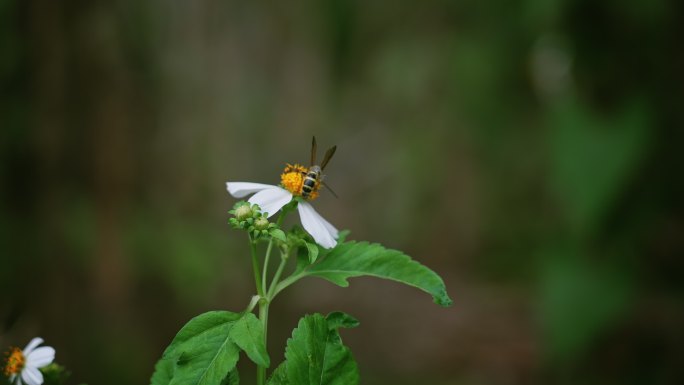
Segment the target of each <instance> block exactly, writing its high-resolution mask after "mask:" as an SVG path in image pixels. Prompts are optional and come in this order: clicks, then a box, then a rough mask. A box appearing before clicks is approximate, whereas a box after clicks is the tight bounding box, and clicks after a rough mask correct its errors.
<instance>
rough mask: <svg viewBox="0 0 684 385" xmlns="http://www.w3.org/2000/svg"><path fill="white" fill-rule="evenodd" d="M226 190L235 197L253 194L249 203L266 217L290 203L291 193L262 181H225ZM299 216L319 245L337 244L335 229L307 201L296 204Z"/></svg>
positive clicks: (327, 246)
mask: <svg viewBox="0 0 684 385" xmlns="http://www.w3.org/2000/svg"><path fill="white" fill-rule="evenodd" d="M226 188H227V189H228V192H229V193H230V194H231V195H232V196H234V197H236V198H243V197H245V196H247V195H249V194H254V195H253V196H252V197H251V198H249V203H251V204H257V205H259V207H261V211H262V212H264V213H267V216H268V217H271V216H273V214H275V213H277V212H278V211H279V210H280V209H281V208H283V206H285V205H286V204H288V203H290V201H291V200H292V196H293V194H292V193H291V192H290V191H288V190H286V189H284V188H282V187H280V186H273V185H269V184H262V183H249V182H227V183H226ZM297 209H298V211H299V218H300V219H301V221H302V226H303V227H304V230H306V231H307V232H308V233H309V234H311V236H312V237H313V239H314V240H315V241H316V243H318V244H319V245H321V246H323V247H325V248H326V249H329V248H332V247H335V245H337V235H338V233H339V232H338V231H337V229H336V228H335V227H334V226H333V225H331V224H330V223H329V222H328V221H326V220H325V219H324V218H323V217H322V216H320V215H319V214H318V213H317V212H316V210H314V208H313V206H311V204H310V203H309V202H306V201H301V202H299V204H298V205H297Z"/></svg>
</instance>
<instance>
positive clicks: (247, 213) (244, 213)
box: [235, 204, 254, 221]
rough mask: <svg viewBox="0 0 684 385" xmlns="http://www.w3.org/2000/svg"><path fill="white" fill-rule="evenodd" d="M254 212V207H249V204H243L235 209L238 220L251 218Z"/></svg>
mask: <svg viewBox="0 0 684 385" xmlns="http://www.w3.org/2000/svg"><path fill="white" fill-rule="evenodd" d="M253 214H254V213H253V212H252V208H251V207H249V204H245V205H242V206H240V207H238V208H236V209H235V218H237V220H238V221H243V220H245V219H247V218H251V217H252V215H253Z"/></svg>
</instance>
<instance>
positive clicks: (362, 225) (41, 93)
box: [0, 0, 684, 385]
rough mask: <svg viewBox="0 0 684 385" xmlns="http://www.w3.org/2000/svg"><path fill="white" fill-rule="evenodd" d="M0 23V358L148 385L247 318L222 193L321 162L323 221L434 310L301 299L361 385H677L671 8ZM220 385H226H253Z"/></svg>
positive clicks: (279, 337)
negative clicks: (333, 322)
mask: <svg viewBox="0 0 684 385" xmlns="http://www.w3.org/2000/svg"><path fill="white" fill-rule="evenodd" d="M241 3H242V2H229V1H218V0H202V1H161V0H153V1H137V0H121V1H109V2H106V1H48V0H44V1H41V0H25V1H19V0H2V1H0V85H1V87H2V88H1V89H2V91H1V93H0V127H1V129H0V197H1V206H0V207H1V213H0V285H2V286H1V287H0V289H1V291H0V293H1V295H0V345H2V347H1V348H2V349H5V347H7V346H10V345H18V346H23V345H24V344H25V343H26V342H28V340H29V339H30V338H31V337H33V336H35V335H40V336H42V337H44V338H45V339H46V340H47V343H48V344H50V345H52V346H54V347H56V349H57V360H58V362H59V363H61V364H63V365H65V366H67V367H68V368H69V369H70V370H71V371H72V372H73V376H72V379H73V382H74V383H81V382H87V383H89V384H91V385H92V384H97V385H108V384H146V383H147V382H148V380H149V377H150V375H151V373H152V371H153V365H154V362H155V361H156V359H158V358H159V356H160V355H161V352H162V351H163V349H164V348H165V346H166V345H167V344H168V343H169V342H170V341H171V339H172V337H173V336H174V334H175V332H176V331H177V330H178V329H179V328H180V327H181V325H182V324H184V323H185V322H186V321H187V320H189V319H190V318H191V317H193V316H195V315H197V314H199V313H201V312H204V311H207V310H213V309H227V310H240V309H243V308H244V306H245V305H246V304H247V302H248V300H249V298H250V296H251V295H252V294H253V291H254V290H253V283H252V281H251V273H250V272H251V270H250V268H251V267H250V263H249V259H248V248H247V244H246V241H245V239H244V234H242V233H238V232H236V231H233V230H231V229H230V228H229V226H228V225H227V223H226V221H227V218H228V215H227V213H226V212H227V210H229V209H230V207H231V206H232V205H233V203H234V202H235V200H234V199H233V198H231V197H230V196H229V195H228V194H227V193H226V191H225V184H224V183H225V182H226V181H228V180H231V181H255V182H263V183H277V181H278V175H279V173H280V171H281V169H282V167H283V164H284V163H285V162H301V163H307V161H308V157H309V145H310V140H311V136H312V135H316V136H317V138H318V142H319V148H321V150H319V151H320V152H322V150H323V149H325V148H327V147H328V146H331V145H333V144H336V145H338V151H337V154H336V156H335V158H333V160H332V162H331V163H330V165H329V167H328V168H327V170H326V173H327V174H328V179H327V181H328V182H329V184H330V185H331V186H332V187H333V188H334V189H335V190H336V192H337V193H338V195H339V196H340V198H339V199H334V198H333V197H332V196H331V195H330V194H326V193H325V192H324V193H323V194H322V197H321V198H320V199H319V200H318V201H317V202H316V207H317V209H318V210H319V212H320V213H322V214H323V215H324V216H325V217H326V218H328V219H329V220H330V221H331V222H332V223H334V224H335V225H336V226H338V227H339V228H343V229H350V230H352V234H351V238H352V239H358V240H371V241H377V242H381V243H383V244H385V245H387V246H388V247H392V248H397V249H401V250H404V251H406V252H407V253H408V254H410V255H412V256H413V257H414V258H415V259H417V260H419V261H420V262H422V263H423V264H425V265H427V266H429V267H431V268H432V269H434V270H435V271H437V272H439V273H440V274H441V275H442V276H443V277H444V280H445V282H446V284H447V288H448V290H449V293H450V294H451V296H452V297H453V299H454V305H453V307H451V308H447V309H444V308H440V307H438V306H436V305H434V304H433V303H432V302H431V300H430V298H429V296H427V295H426V294H424V293H422V292H419V291H417V290H414V289H412V288H408V287H403V286H401V285H398V284H395V283H392V282H386V281H380V280H375V279H370V278H368V279H363V278H360V279H355V280H353V281H352V285H351V286H350V287H349V288H346V289H342V288H339V287H335V286H333V285H331V284H329V283H327V282H324V281H319V280H314V279H312V280H309V281H304V282H303V283H301V284H299V285H297V286H294V287H292V288H291V289H288V290H287V291H285V292H284V293H283V295H282V296H280V297H279V298H278V301H277V302H276V303H275V304H274V307H273V308H272V311H271V332H270V336H271V337H270V340H269V351H270V353H271V356H272V358H273V361H274V362H275V363H277V362H279V361H280V360H282V357H283V356H282V354H283V349H284V344H285V340H286V338H287V336H288V335H289V333H290V331H291V329H292V328H293V327H295V325H296V323H297V319H298V318H299V317H300V316H301V315H303V314H305V313H311V312H316V311H318V312H328V311H332V310H342V311H346V312H349V313H351V314H353V315H355V316H356V317H358V318H359V319H360V320H361V327H360V328H357V329H354V330H347V331H344V332H343V333H344V334H343V337H344V338H345V342H346V343H347V344H348V345H349V346H350V347H351V348H352V351H353V352H354V353H355V357H356V358H357V361H358V362H359V366H360V369H361V374H362V384H368V385H384V384H393V385H404V384H406V385H408V384H430V385H432V384H434V385H442V384H443V385H447V384H449V385H451V384H464V385H470V384H472V385H475V384H491V385H516V384H578V383H581V384H681V383H684V365H683V363H684V327H683V325H684V306H682V304H683V303H684V302H683V301H682V300H683V298H682V297H683V296H684V290H683V289H684V280H683V278H682V277H683V275H682V273H683V270H684V269H683V267H684V260H683V259H682V257H683V256H684V205H683V204H682V197H683V196H684V185H683V183H682V180H683V178H682V176H683V175H684V162H683V161H682V155H681V154H682V145H683V144H684V130H683V128H684V108H683V106H684V87H683V85H684V71H683V70H682V69H684V50H683V49H682V42H681V38H682V36H684V3H683V2H677V1H666V0H652V1H639V0H628V1H624V0H623V1H617V0H609V1H602V2H596V1H590V0H577V1H570V0H565V1H564V0H558V1H542V0H520V1H487V2H482V1H473V0H462V1H446V0H443V1H429V2H417V1H376V2H362V1H345V0H327V1H302V2H245V3H243V4H241ZM247 361H248V360H246V359H245V358H243V359H242V360H241V362H240V364H239V365H240V366H239V367H240V369H241V374H242V377H243V380H244V383H250V381H252V378H253V369H254V368H253V367H252V366H251V365H250V364H249V363H248V362H247Z"/></svg>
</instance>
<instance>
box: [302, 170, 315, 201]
mask: <svg viewBox="0 0 684 385" xmlns="http://www.w3.org/2000/svg"><path fill="white" fill-rule="evenodd" d="M317 183H318V174H317V173H315V172H309V173H307V174H306V176H305V177H304V182H303V183H302V196H303V197H304V198H307V197H308V196H309V194H311V192H313V191H314V189H315V188H316V184H317Z"/></svg>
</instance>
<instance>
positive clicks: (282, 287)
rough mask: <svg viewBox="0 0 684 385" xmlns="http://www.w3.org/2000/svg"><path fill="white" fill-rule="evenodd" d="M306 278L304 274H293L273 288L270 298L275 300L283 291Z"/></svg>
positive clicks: (269, 294)
mask: <svg viewBox="0 0 684 385" xmlns="http://www.w3.org/2000/svg"><path fill="white" fill-rule="evenodd" d="M304 276H305V274H304V273H299V274H293V275H291V276H289V277H287V278H285V279H283V280H282V281H280V282H279V283H278V284H277V286H275V287H272V288H271V291H270V292H269V293H268V298H270V299H273V298H275V296H276V295H278V293H280V292H281V291H283V290H285V288H287V287H288V286H290V285H292V284H293V283H295V282H297V281H299V280H300V279H301V278H303V277H304Z"/></svg>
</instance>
